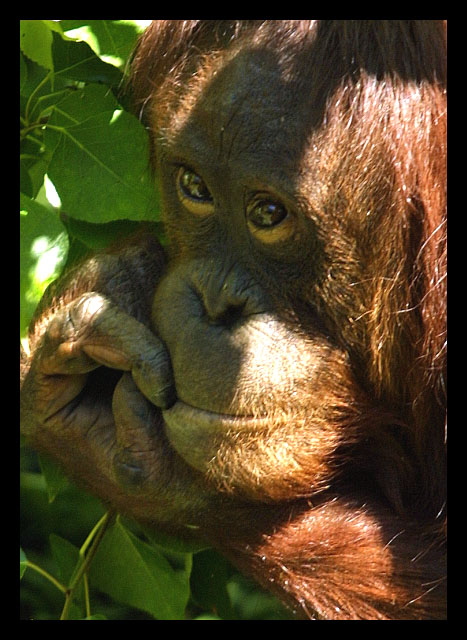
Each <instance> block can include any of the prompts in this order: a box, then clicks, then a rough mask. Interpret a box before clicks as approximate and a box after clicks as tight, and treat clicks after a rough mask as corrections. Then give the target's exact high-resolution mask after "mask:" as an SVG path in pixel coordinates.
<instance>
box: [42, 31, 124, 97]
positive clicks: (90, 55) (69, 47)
mask: <svg viewBox="0 0 467 640" xmlns="http://www.w3.org/2000/svg"><path fill="white" fill-rule="evenodd" d="M52 54H53V61H54V67H55V68H54V71H55V75H56V76H57V75H62V76H64V77H66V78H70V79H71V80H79V81H81V82H100V83H102V84H106V85H109V86H115V87H118V86H119V84H120V83H121V81H122V73H121V71H119V70H118V69H117V67H114V66H113V65H111V64H107V63H106V62H104V61H103V60H101V59H100V58H99V57H98V56H96V54H95V53H94V51H93V50H92V49H91V47H90V46H89V45H88V44H86V42H76V41H75V40H68V39H66V40H64V39H63V38H62V37H61V36H59V35H58V34H56V33H54V34H53V45H52Z"/></svg>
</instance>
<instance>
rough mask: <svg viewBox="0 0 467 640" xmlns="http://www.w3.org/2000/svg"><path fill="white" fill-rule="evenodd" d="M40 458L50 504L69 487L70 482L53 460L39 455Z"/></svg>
mask: <svg viewBox="0 0 467 640" xmlns="http://www.w3.org/2000/svg"><path fill="white" fill-rule="evenodd" d="M38 458H39V464H40V467H41V471H42V473H43V475H44V478H45V482H46V485H47V495H48V497H49V504H50V503H51V502H53V501H54V500H55V498H56V497H57V495H58V494H59V493H60V491H62V490H63V489H65V488H66V487H67V486H68V484H69V481H68V478H67V477H66V476H65V474H64V473H63V471H62V470H61V469H60V467H58V465H56V464H55V462H53V460H50V458H48V457H47V456H44V455H38Z"/></svg>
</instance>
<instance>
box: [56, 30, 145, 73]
mask: <svg viewBox="0 0 467 640" xmlns="http://www.w3.org/2000/svg"><path fill="white" fill-rule="evenodd" d="M138 22H140V21H138V20H62V21H61V26H62V28H63V29H64V30H65V31H67V32H68V35H69V36H73V37H74V38H79V39H81V40H84V41H85V42H87V43H88V44H89V46H90V47H92V49H93V50H94V51H95V52H96V54H97V55H99V56H101V57H102V56H104V57H105V58H107V59H108V58H111V59H112V60H114V61H115V62H114V63H113V64H115V63H118V65H119V66H120V65H121V64H123V63H124V62H125V61H126V60H127V58H128V57H129V56H130V54H131V52H132V51H133V49H134V46H135V44H136V39H137V37H138V35H139V34H140V33H141V31H142V30H143V29H142V27H141V25H139V24H138ZM145 22H146V23H147V22H148V21H145ZM146 26H147V25H146Z"/></svg>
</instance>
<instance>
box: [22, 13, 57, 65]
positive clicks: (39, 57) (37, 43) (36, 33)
mask: <svg viewBox="0 0 467 640" xmlns="http://www.w3.org/2000/svg"><path fill="white" fill-rule="evenodd" d="M19 36H20V48H21V51H22V52H23V53H24V55H26V56H28V58H30V59H31V60H33V61H34V62H37V64H40V65H41V66H42V67H45V68H46V69H49V70H52V69H53V60H52V32H51V30H50V29H49V27H48V26H47V25H46V24H44V22H43V20H20V28H19Z"/></svg>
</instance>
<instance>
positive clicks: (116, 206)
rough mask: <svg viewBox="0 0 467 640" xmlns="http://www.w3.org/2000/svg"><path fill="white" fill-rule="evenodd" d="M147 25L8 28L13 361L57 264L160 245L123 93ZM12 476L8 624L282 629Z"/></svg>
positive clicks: (221, 584) (135, 124)
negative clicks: (15, 207) (16, 547)
mask: <svg viewBox="0 0 467 640" xmlns="http://www.w3.org/2000/svg"><path fill="white" fill-rule="evenodd" d="M147 22H148V21H138V20H61V21H52V20H22V21H20V119H21V130H20V142H21V147H20V150H21V157H20V161H21V174H20V175H21V180H20V188H21V193H20V242H21V245H20V246H21V250H20V301H21V304H20V336H21V340H22V342H23V344H24V346H25V348H27V340H26V335H27V327H28V325H29V322H30V320H31V317H32V314H33V312H34V309H35V307H36V305H37V303H38V301H39V300H40V298H41V296H42V294H43V292H44V290H45V288H46V287H47V286H48V284H50V282H52V281H53V280H54V279H55V278H56V277H57V276H58V275H59V274H60V273H61V272H62V271H63V269H64V268H65V267H66V265H67V264H69V263H71V262H73V261H75V260H77V259H79V258H80V257H82V256H83V255H86V253H88V252H90V251H94V250H98V249H101V248H103V247H105V246H107V245H108V244H109V243H111V242H115V240H117V239H118V238H120V237H122V236H125V235H128V234H129V233H132V232H133V231H134V230H135V228H136V227H137V226H138V225H140V224H142V223H144V224H146V225H150V226H153V227H154V230H155V231H156V233H158V234H159V237H161V240H163V238H162V236H161V226H160V224H159V222H158V220H159V217H158V213H159V206H158V197H157V190H156V188H155V185H154V181H153V178H152V176H151V172H150V168H149V162H148V160H149V145H148V136H147V132H146V130H145V128H144V127H143V125H142V124H141V123H140V122H139V121H138V119H137V118H136V117H135V116H134V115H133V114H131V113H130V111H129V109H128V101H127V98H126V97H125V95H124V92H123V87H124V83H125V69H126V65H127V60H128V58H129V56H130V54H131V51H132V50H133V47H134V45H135V43H136V40H137V37H138V35H139V33H141V31H142V30H143V29H144V27H145V26H146V24H147ZM21 470H22V471H21V552H20V567H21V570H20V575H21V577H22V582H21V619H23V620H27V619H59V618H61V619H79V620H82V619H88V620H89V619H101V620H102V619H132V620H138V619H159V620H183V619H191V620H193V619H194V620H213V619H214V620H219V619H220V620H222V619H224V620H236V619H243V620H255V619H256V620H258V619H263V620H264V619H284V618H287V614H286V613H285V612H284V611H283V609H282V608H281V606H280V605H279V604H278V603H277V602H276V601H275V600H274V599H273V598H272V597H271V596H269V595H267V594H265V593H263V592H262V591H260V590H259V589H258V588H257V587H256V586H255V585H253V584H251V583H249V582H248V581H247V580H246V579H245V578H243V577H242V576H240V575H239V574H238V573H236V572H235V570H234V569H233V568H232V567H231V566H230V565H229V564H228V563H227V562H226V561H225V560H224V559H223V558H222V557H221V556H219V555H218V554H217V553H216V552H214V551H213V550H210V549H200V548H197V549H193V548H192V549H187V548H185V547H183V546H181V544H180V543H179V542H178V541H175V540H167V539H166V538H164V539H161V538H160V537H159V538H158V537H157V535H156V534H154V533H151V534H148V532H143V531H141V530H139V529H138V527H137V526H136V525H135V524H134V523H130V522H124V521H123V520H122V519H120V518H119V517H117V518H116V519H110V520H108V521H107V523H106V524H105V522H106V516H105V515H104V513H105V512H104V508H103V507H102V505H101V504H100V503H99V501H97V500H96V499H95V498H93V497H92V496H89V495H87V494H85V493H83V492H82V491H80V490H78V489H77V488H76V487H74V486H73V485H71V484H70V483H69V482H68V481H67V480H66V478H64V476H63V475H62V474H61V473H60V471H59V470H58V469H57V468H56V467H55V465H54V464H53V462H52V461H50V460H47V459H45V458H40V459H39V458H38V456H37V455H36V454H35V452H34V451H32V450H30V449H29V448H28V447H22V449H21ZM98 543H99V544H98ZM70 588H71V592H70ZM67 589H68V594H67V593H66V590H67Z"/></svg>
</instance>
